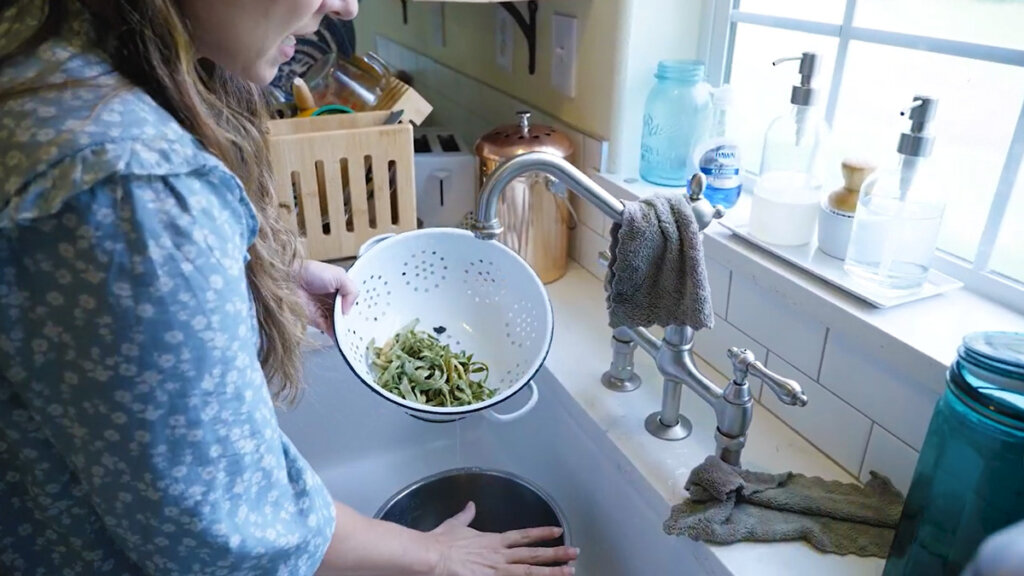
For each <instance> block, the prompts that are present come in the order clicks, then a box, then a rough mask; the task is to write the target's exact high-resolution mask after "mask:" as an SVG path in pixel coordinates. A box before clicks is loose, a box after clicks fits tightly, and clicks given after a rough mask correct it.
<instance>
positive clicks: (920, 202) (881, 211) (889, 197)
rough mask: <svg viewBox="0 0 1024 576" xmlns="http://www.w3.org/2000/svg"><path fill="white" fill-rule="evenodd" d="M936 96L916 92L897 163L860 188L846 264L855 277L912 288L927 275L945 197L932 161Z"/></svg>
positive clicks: (896, 288)
mask: <svg viewBox="0 0 1024 576" xmlns="http://www.w3.org/2000/svg"><path fill="white" fill-rule="evenodd" d="M937 108H938V100H935V99H934V98H929V97H927V96H915V97H914V103H913V104H912V105H911V106H910V108H908V109H906V110H904V111H903V112H901V113H900V115H901V116H909V117H910V130H909V131H908V132H904V133H902V134H901V135H900V140H899V144H898V145H897V147H896V151H897V152H899V160H898V163H897V164H896V165H895V166H894V167H892V168H890V169H888V170H880V171H878V172H875V173H874V174H872V175H871V176H870V177H869V178H868V179H867V180H865V181H864V185H863V186H862V187H861V190H860V199H859V200H858V205H857V212H856V214H855V215H854V218H853V232H852V233H851V235H850V247H849V250H848V252H847V254H846V263H845V265H844V268H845V269H846V271H847V272H848V273H849V274H850V275H851V276H854V277H855V278H858V279H860V280H863V281H866V282H869V283H871V284H873V285H875V286H877V287H880V288H884V289H887V290H890V291H894V292H912V291H915V290H917V289H919V288H921V287H922V286H923V285H924V283H925V281H926V280H927V278H928V271H929V270H930V269H931V260H932V256H933V255H934V253H935V247H936V244H937V243H938V239H939V230H940V228H941V226H942V215H943V212H945V198H944V195H943V193H942V191H943V186H944V185H946V183H945V182H943V181H942V179H941V178H940V175H939V174H937V173H935V171H934V166H932V165H931V164H929V163H928V157H929V156H930V155H931V152H932V145H933V143H934V141H935V137H934V136H933V135H932V133H931V122H932V119H933V117H934V116H935V111H936V109H937Z"/></svg>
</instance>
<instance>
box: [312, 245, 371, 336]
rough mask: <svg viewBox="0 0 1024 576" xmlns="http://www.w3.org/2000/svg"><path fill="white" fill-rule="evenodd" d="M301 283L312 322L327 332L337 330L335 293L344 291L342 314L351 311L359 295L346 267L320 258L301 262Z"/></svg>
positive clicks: (342, 294)
mask: <svg viewBox="0 0 1024 576" xmlns="http://www.w3.org/2000/svg"><path fill="white" fill-rule="evenodd" d="M299 286H300V287H301V288H302V290H303V292H304V297H305V298H304V300H305V302H306V312H307V313H308V315H309V325H310V326H312V327H314V328H316V329H318V330H320V331H321V332H323V333H325V334H331V335H333V334H334V299H335V296H336V295H337V294H341V313H342V314H348V311H349V310H351V309H352V305H353V304H355V302H356V297H358V296H359V288H358V287H357V286H356V284H355V282H353V281H352V279H351V278H349V276H348V274H347V273H346V272H345V269H344V268H342V267H341V266H335V265H333V264H328V263H326V262H319V261H317V260H304V261H303V262H302V266H301V268H300V269H299ZM332 337H333V336H332Z"/></svg>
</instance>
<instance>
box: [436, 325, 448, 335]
mask: <svg viewBox="0 0 1024 576" xmlns="http://www.w3.org/2000/svg"><path fill="white" fill-rule="evenodd" d="M447 331H448V329H447V328H445V327H444V326H434V334H437V335H438V336H440V335H442V334H444V333H445V332H447Z"/></svg>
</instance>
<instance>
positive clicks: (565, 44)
mask: <svg viewBox="0 0 1024 576" xmlns="http://www.w3.org/2000/svg"><path fill="white" fill-rule="evenodd" d="M551 30H552V39H551V40H552V42H551V86H552V87H553V88H554V89H555V90H558V91H559V92H561V93H562V94H565V95H566V96H568V97H569V98H575V97H576V17H575V16H566V15H564V14H555V15H554V17H553V18H552V20H551Z"/></svg>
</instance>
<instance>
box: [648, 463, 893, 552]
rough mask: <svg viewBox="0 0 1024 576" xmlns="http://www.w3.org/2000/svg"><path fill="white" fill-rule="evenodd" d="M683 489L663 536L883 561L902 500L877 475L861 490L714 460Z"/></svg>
mask: <svg viewBox="0 0 1024 576" xmlns="http://www.w3.org/2000/svg"><path fill="white" fill-rule="evenodd" d="M686 489H687V491H689V493H690V497H689V498H688V499H687V500H686V501H684V502H683V503H681V504H677V505H676V506H674V507H673V508H672V513H671V515H670V516H669V519H668V520H666V521H665V526H664V528H665V532H666V533H668V534H672V535H683V536H688V537H690V538H692V539H694V540H699V541H702V542H708V543H712V544H733V543H735V542H780V541H786V540H804V541H806V542H807V543H809V544H811V545H812V546H814V547H815V548H817V549H818V550H821V551H822V552H829V553H832V554H856V555H858V556H877V557H879V558H885V557H886V556H887V555H888V553H889V546H890V544H892V539H893V535H894V534H895V528H896V523H897V522H898V521H899V518H900V511H901V510H902V509H903V494H901V493H900V491H899V490H897V489H896V488H895V487H894V486H893V485H892V482H890V481H889V479H888V478H886V477H885V476H883V475H881V474H878V473H875V472H871V479H870V480H868V481H867V483H866V484H864V485H863V486H861V485H859V484H855V483H844V482H839V481H834V480H825V479H823V478H818V477H808V476H804V475H803V474H796V473H793V472H784V473H782V474H770V473H766V472H751V471H749V470H744V469H742V468H736V467H734V466H730V465H729V464H726V463H725V462H722V460H720V459H719V458H717V457H715V456H708V457H707V459H705V460H704V463H703V464H701V465H700V466H698V467H696V468H694V469H693V471H692V472H690V477H689V478H688V479H687V481H686Z"/></svg>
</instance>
